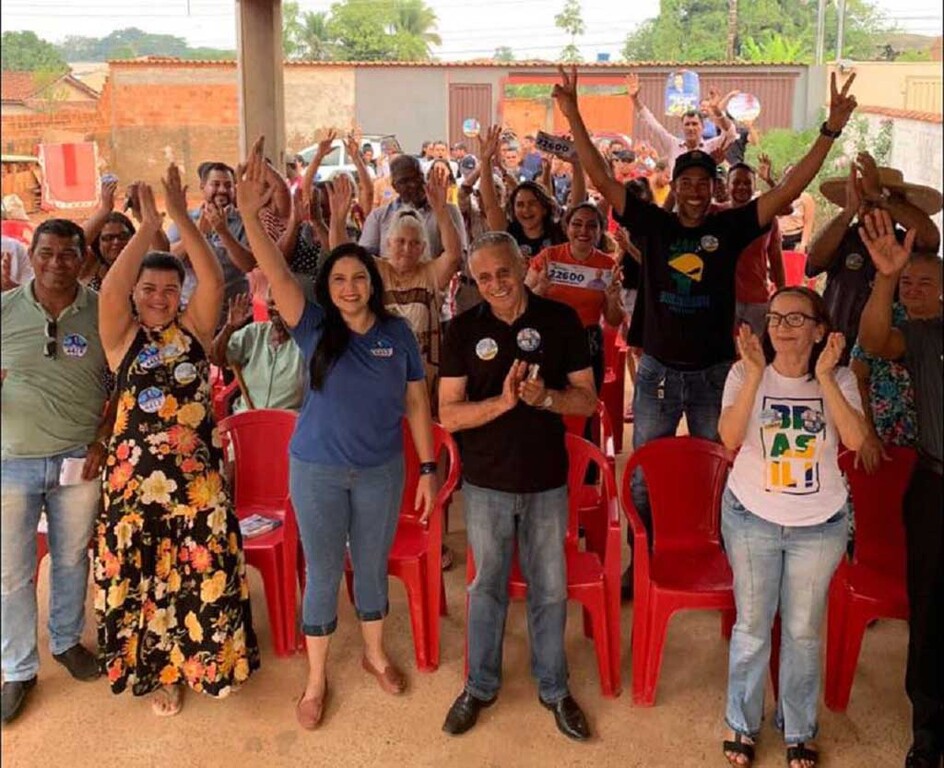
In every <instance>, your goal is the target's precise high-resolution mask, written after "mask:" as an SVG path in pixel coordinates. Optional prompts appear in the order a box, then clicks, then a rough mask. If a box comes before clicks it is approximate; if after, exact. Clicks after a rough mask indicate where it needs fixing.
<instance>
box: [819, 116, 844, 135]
mask: <svg viewBox="0 0 944 768" xmlns="http://www.w3.org/2000/svg"><path fill="white" fill-rule="evenodd" d="M819 132H820V133H821V134H822V135H823V136H825V137H826V138H828V139H838V138H839V137H840V136H842V128H840V129H839V130H838V131H832V130H830V129H829V126H828V125H827V124H826V121H825V120H824V121H823V124H822V125H821V126H820V127H819Z"/></svg>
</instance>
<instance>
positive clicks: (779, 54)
mask: <svg viewBox="0 0 944 768" xmlns="http://www.w3.org/2000/svg"><path fill="white" fill-rule="evenodd" d="M741 58H742V59H744V61H750V62H763V63H767V64H792V63H794V62H798V61H809V60H810V58H811V54H810V49H809V46H807V45H806V44H804V42H803V41H802V40H791V39H790V38H788V37H784V36H783V35H779V34H777V33H776V32H771V31H769V30H768V31H767V33H766V34H765V35H764V39H763V40H761V41H760V42H759V43H758V42H757V41H755V40H754V38H753V37H748V38H747V39H745V40H744V45H743V46H742V47H741Z"/></svg>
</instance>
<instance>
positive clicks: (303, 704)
mask: <svg viewBox="0 0 944 768" xmlns="http://www.w3.org/2000/svg"><path fill="white" fill-rule="evenodd" d="M327 700H328V681H327V680H325V689H324V693H322V694H321V695H320V696H318V697H317V698H315V699H308V700H307V701H306V700H305V694H304V693H303V694H302V696H301V698H300V699H299V700H298V703H297V704H296V705H295V717H296V718H297V719H298V724H299V725H300V726H301V727H302V728H304V729H305V730H306V731H313V730H315V729H316V728H317V727H318V726H319V725H320V724H321V717H322V715H324V710H325V702H326V701H327Z"/></svg>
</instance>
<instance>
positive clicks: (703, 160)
mask: <svg viewBox="0 0 944 768" xmlns="http://www.w3.org/2000/svg"><path fill="white" fill-rule="evenodd" d="M689 168H704V169H705V170H706V171H708V175H709V176H710V177H711V178H714V177H715V175H716V174H717V173H718V164H717V163H716V162H715V161H714V158H713V157H712V156H711V155H709V154H708V153H707V152H702V151H701V150H700V149H693V150H692V151H691V152H686V153H685V154H682V155H679V156H678V157H677V158H675V167H674V168H673V169H672V181H675V180H676V179H677V178H678V177H679V176H680V175H681V174H682V173H683V172H685V171H687V170H688V169H689Z"/></svg>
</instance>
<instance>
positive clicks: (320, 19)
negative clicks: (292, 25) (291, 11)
mask: <svg viewBox="0 0 944 768" xmlns="http://www.w3.org/2000/svg"><path fill="white" fill-rule="evenodd" d="M328 25H329V22H328V14H327V13H326V12H324V11H321V12H318V13H314V12H312V11H308V12H306V13H305V15H304V16H302V19H301V30H300V32H299V33H298V46H299V54H300V58H303V59H307V60H308V61H330V60H331V59H333V58H334V52H335V44H334V38H333V37H332V35H331V30H330V29H329V26H328Z"/></svg>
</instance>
